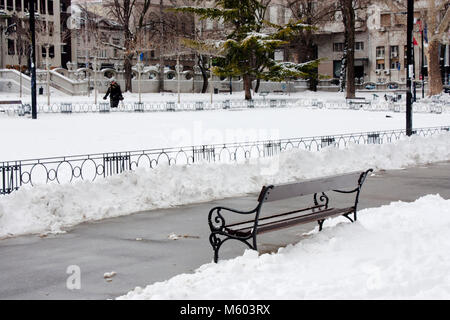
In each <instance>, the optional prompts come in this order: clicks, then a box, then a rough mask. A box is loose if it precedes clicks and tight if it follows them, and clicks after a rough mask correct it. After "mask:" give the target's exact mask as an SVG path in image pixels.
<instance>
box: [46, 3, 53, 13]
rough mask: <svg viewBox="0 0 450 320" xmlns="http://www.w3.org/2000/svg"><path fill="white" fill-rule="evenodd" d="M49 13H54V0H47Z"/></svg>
mask: <svg viewBox="0 0 450 320" xmlns="http://www.w3.org/2000/svg"><path fill="white" fill-rule="evenodd" d="M47 5H48V14H49V15H53V0H47Z"/></svg>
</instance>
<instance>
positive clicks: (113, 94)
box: [103, 79, 123, 108]
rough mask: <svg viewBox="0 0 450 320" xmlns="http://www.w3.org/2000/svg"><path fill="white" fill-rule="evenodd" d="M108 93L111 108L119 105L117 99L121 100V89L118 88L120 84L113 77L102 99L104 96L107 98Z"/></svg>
mask: <svg viewBox="0 0 450 320" xmlns="http://www.w3.org/2000/svg"><path fill="white" fill-rule="evenodd" d="M108 95H109V99H110V103H111V108H117V106H118V105H119V101H120V100H123V96H122V91H121V90H120V85H119V84H118V83H117V82H116V80H115V79H112V80H111V83H110V85H109V87H108V91H106V94H105V96H104V97H103V100H106V98H108Z"/></svg>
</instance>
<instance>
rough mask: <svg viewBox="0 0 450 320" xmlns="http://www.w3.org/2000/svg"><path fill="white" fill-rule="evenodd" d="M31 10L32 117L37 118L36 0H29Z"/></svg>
mask: <svg viewBox="0 0 450 320" xmlns="http://www.w3.org/2000/svg"><path fill="white" fill-rule="evenodd" d="M28 8H29V10H30V33H31V50H30V58H31V70H30V71H31V119H37V105H36V50H35V49H36V28H35V17H34V0H28Z"/></svg>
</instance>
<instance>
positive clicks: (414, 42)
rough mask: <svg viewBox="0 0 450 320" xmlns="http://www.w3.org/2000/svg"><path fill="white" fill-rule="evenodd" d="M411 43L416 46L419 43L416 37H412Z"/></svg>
mask: <svg viewBox="0 0 450 320" xmlns="http://www.w3.org/2000/svg"><path fill="white" fill-rule="evenodd" d="M413 45H415V46H418V45H419V44H418V43H417V41H416V38H414V37H413Z"/></svg>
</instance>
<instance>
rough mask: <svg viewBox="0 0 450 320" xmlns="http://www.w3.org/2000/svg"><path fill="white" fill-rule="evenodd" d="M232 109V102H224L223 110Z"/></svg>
mask: <svg viewBox="0 0 450 320" xmlns="http://www.w3.org/2000/svg"><path fill="white" fill-rule="evenodd" d="M230 107H231V102H230V100H224V101H223V102H222V108H223V109H230Z"/></svg>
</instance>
